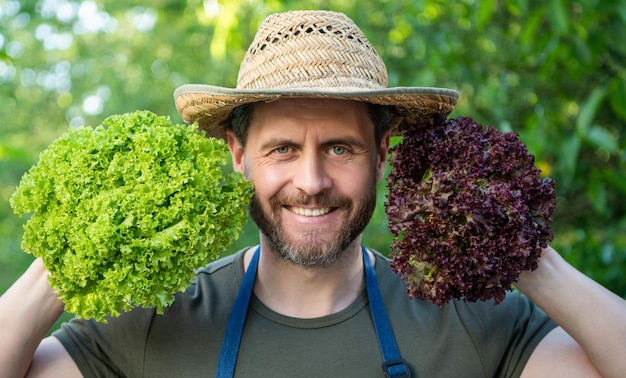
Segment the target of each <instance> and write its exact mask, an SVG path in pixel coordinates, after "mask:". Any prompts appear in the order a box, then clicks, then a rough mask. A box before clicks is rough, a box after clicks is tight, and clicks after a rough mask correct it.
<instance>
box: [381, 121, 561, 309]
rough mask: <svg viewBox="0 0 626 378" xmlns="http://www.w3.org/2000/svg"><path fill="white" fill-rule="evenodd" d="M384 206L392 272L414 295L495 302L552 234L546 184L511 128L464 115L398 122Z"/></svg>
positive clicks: (552, 197)
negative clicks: (398, 134) (502, 128)
mask: <svg viewBox="0 0 626 378" xmlns="http://www.w3.org/2000/svg"><path fill="white" fill-rule="evenodd" d="M400 132H401V133H402V135H403V141H402V143H400V144H399V145H397V146H396V147H394V148H393V149H392V151H391V166H392V171H391V173H390V174H389V178H388V185H389V195H388V197H387V202H386V203H385V209H386V212H387V218H388V220H389V226H390V229H391V232H392V233H393V235H394V240H393V245H392V248H391V249H392V251H391V252H392V253H391V256H392V264H391V266H392V269H393V270H394V271H395V272H396V273H398V274H399V275H401V276H402V278H403V279H404V280H405V282H406V283H407V291H408V293H409V295H410V296H411V297H412V298H420V299H426V300H428V301H430V302H432V303H435V304H437V305H440V306H441V305H442V304H444V303H445V302H447V301H449V300H451V299H460V298H463V299H464V300H466V301H470V302H473V301H477V300H489V299H494V302H495V303H496V304H497V303H499V302H500V301H502V299H503V298H504V296H505V292H506V291H507V290H511V289H512V288H511V285H512V284H513V283H514V282H516V281H517V279H518V277H519V274H520V273H521V272H522V271H524V270H534V269H536V268H537V261H538V258H539V256H540V253H541V250H542V248H545V247H546V245H547V243H548V242H549V241H551V240H552V231H551V229H550V225H551V222H552V214H553V211H554V208H555V206H556V194H555V189H554V181H553V180H551V179H550V178H545V179H542V178H541V175H540V171H539V169H537V168H536V167H535V166H534V156H533V155H531V154H529V153H528V150H527V149H526V146H525V145H524V144H523V143H522V142H520V141H519V139H518V135H517V134H516V133H511V132H509V133H503V132H500V131H498V130H496V129H494V128H493V127H491V126H489V127H486V128H485V127H483V126H482V125H480V124H478V123H476V122H475V121H474V120H473V119H472V118H468V117H462V118H457V119H450V120H444V121H439V122H436V121H432V120H422V121H418V123H415V124H402V125H400Z"/></svg>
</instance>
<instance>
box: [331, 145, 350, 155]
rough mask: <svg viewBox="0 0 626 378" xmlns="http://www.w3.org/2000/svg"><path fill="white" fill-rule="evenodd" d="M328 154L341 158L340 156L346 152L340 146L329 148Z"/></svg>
mask: <svg viewBox="0 0 626 378" xmlns="http://www.w3.org/2000/svg"><path fill="white" fill-rule="evenodd" d="M330 152H331V153H332V154H333V155H337V156H341V155H345V154H346V153H347V152H348V150H347V149H346V148H345V147H342V146H333V147H331V148H330Z"/></svg>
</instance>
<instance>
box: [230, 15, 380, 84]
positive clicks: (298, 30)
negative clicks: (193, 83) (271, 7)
mask: <svg viewBox="0 0 626 378" xmlns="http://www.w3.org/2000/svg"><path fill="white" fill-rule="evenodd" d="M386 87H387V69H386V67H385V63H384V62H383V60H382V58H381V57H380V55H378V53H377V52H376V50H375V49H374V47H373V46H372V45H371V44H370V42H369V41H368V39H367V38H366V37H365V35H364V34H363V32H361V30H360V29H359V28H358V26H357V25H356V24H355V23H354V22H353V21H352V20H351V19H349V18H348V17H347V16H346V15H344V14H342V13H338V12H330V11H292V12H284V13H277V14H273V15H270V16H268V17H267V18H266V19H265V20H264V21H263V23H262V24H261V26H260V27H259V30H258V32H257V34H256V36H255V38H254V40H253V41H252V43H251V45H250V48H249V49H248V51H247V53H246V55H245V57H244V59H243V61H242V63H241V67H240V69H239V77H238V79H237V88H238V89H253V90H254V89H305V88H311V89H313V88H318V89H324V90H326V91H333V90H337V91H345V90H368V89H381V88H386Z"/></svg>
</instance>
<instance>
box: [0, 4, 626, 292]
mask: <svg viewBox="0 0 626 378" xmlns="http://www.w3.org/2000/svg"><path fill="white" fill-rule="evenodd" d="M148 4H149V5H148ZM291 9H331V10H336V11H341V12H344V13H346V14H348V15H349V16H350V17H351V18H353V19H354V20H355V21H356V22H357V24H358V25H359V26H361V28H362V29H363V31H364V33H365V34H366V35H367V36H368V38H369V39H370V41H371V42H372V43H373V44H374V46H375V47H376V48H377V49H378V51H379V52H380V53H381V55H383V58H384V59H385V61H386V63H387V69H388V71H389V84H390V86H433V87H449V88H455V89H458V90H459V91H460V92H461V94H462V97H461V100H460V102H459V105H458V107H457V110H455V112H454V113H453V116H458V115H466V116H471V117H474V118H475V119H476V120H477V121H478V122H480V123H483V124H485V125H493V126H495V127H497V128H499V129H500V130H503V131H516V132H518V133H519V134H520V137H521V139H522V140H523V141H524V143H526V144H527V145H528V147H529V149H530V151H531V152H532V153H533V154H535V156H536V158H537V160H536V163H537V165H538V166H539V167H540V168H541V169H542V171H543V172H544V174H545V175H549V176H551V177H553V178H554V179H555V180H556V182H557V192H558V196H559V197H558V205H557V212H556V214H555V221H554V225H553V228H554V232H555V240H554V242H553V246H555V247H556V249H557V250H559V252H560V253H561V254H562V255H563V256H564V257H565V258H566V259H567V260H568V261H570V262H571V263H572V264H573V265H575V266H576V267H577V268H579V269H580V270H582V271H583V272H584V273H586V274H587V275H589V276H591V277H592V278H594V279H596V280H597V281H599V282H600V283H602V284H603V285H605V286H607V287H609V288H610V289H611V290H613V291H615V292H616V293H618V294H619V295H622V296H626V279H625V278H626V201H624V200H623V198H624V196H626V141H625V135H624V134H625V132H626V127H625V126H626V44H625V43H624V41H623V40H622V38H623V37H624V36H626V0H607V1H598V0H577V1H568V0H546V1H544V2H537V1H530V0H502V1H496V0H485V1H478V0H462V1H457V2H450V1H445V0H432V1H426V0H383V1H371V2H363V1H355V0H335V1H332V5H331V2H330V1H328V0H306V1H304V0H285V1H279V0H267V1H262V0H240V1H230V0H229V1H226V0H219V1H218V0H202V1H201V0H187V1H178V0H155V1H151V2H149V3H148V2H145V1H136V0H129V1H124V2H118V1H114V0H101V1H77V0H39V1H35V0H22V1H17V0H2V1H0V291H1V292H4V291H5V290H6V288H8V286H9V285H10V284H11V283H12V282H13V281H15V279H17V277H18V276H19V275H20V274H21V273H22V272H23V271H24V270H25V269H26V267H27V266H28V264H29V263H30V262H31V261H32V256H29V255H26V254H24V253H23V252H22V251H21V249H20V242H21V235H22V224H23V222H24V219H21V218H19V217H17V216H16V215H14V214H13V211H12V209H11V208H10V206H9V198H10V196H11V194H12V193H13V191H14V190H15V187H16V186H17V184H18V182H19V180H20V178H21V176H22V175H23V173H24V172H25V171H26V170H28V169H29V167H30V166H32V165H33V164H34V163H35V162H36V161H37V157H38V154H39V153H40V152H41V151H42V150H43V149H45V148H46V147H47V146H48V145H49V144H50V143H51V142H52V141H53V140H54V139H55V138H57V137H58V136H60V135H61V134H62V133H63V132H64V131H65V130H67V128H68V127H71V126H80V125H85V124H86V125H94V126H95V125H98V124H100V123H101V122H102V120H103V119H104V118H106V117H107V116H109V115H112V114H118V113H124V112H130V111H135V110H144V109H145V110H150V111H153V112H155V113H157V114H160V115H169V116H170V117H171V118H172V121H173V122H175V123H181V122H182V120H181V119H180V116H179V115H178V114H177V113H176V110H175V108H174V104H173V98H172V93H173V91H174V89H175V88H176V87H178V86H179V85H182V84H186V83H210V84H214V85H222V86H230V87H233V86H235V82H236V77H237V70H238V67H239V62H240V61H241V58H242V57H243V54H244V53H245V49H246V48H247V46H248V44H249V43H250V41H251V40H252V38H253V36H254V33H255V32H256V29H257V27H258V25H259V24H260V22H261V21H262V20H263V18H265V17H266V16H267V15H268V14H270V13H273V12H278V11H284V10H291ZM385 193H386V190H385V185H384V183H381V185H380V194H379V207H378V210H377V211H376V213H375V215H374V220H373V222H372V224H371V225H370V226H369V228H368V231H367V233H366V237H365V243H366V244H367V245H369V246H372V247H374V248H377V249H378V250H380V251H383V252H386V251H387V250H388V246H389V244H390V241H391V237H390V235H389V232H388V230H387V226H386V219H385V215H384V209H383V206H382V203H383V202H384V201H385ZM257 241H258V235H257V232H256V230H255V228H254V226H253V225H252V224H250V223H248V224H247V225H246V232H245V234H244V236H243V237H242V238H241V239H240V240H239V241H238V242H237V244H236V245H235V246H233V250H235V249H236V248H239V247H240V246H243V245H249V244H252V243H256V242H257ZM229 252H232V251H229Z"/></svg>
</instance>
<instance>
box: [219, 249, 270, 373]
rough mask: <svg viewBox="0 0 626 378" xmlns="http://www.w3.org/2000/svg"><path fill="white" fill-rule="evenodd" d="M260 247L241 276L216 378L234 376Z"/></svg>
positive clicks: (223, 341)
mask: <svg viewBox="0 0 626 378" xmlns="http://www.w3.org/2000/svg"><path fill="white" fill-rule="evenodd" d="M260 250H261V246H259V247H257V249H256V251H254V254H253V255H252V260H250V264H249V265H248V270H247V271H246V274H245V275H244V276H243V281H242V282H241V286H240V287H239V292H238V293H237V299H236V300H235V304H234V305H233V310H232V312H231V313H230V318H229V319H228V325H227V326H226V333H225V334H224V340H222V350H221V351H220V359H219V360H218V362H217V370H216V373H215V377H216V378H232V377H233V376H234V374H235V364H236V363H237V354H239V344H240V343H241V335H242V334H243V326H244V323H245V321H246V314H247V313H248V305H249V304H250V296H252V288H253V287H254V279H255V278H256V271H257V266H258V265H259V255H260V253H259V252H260Z"/></svg>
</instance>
